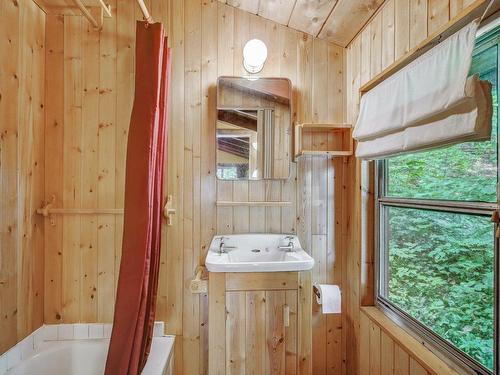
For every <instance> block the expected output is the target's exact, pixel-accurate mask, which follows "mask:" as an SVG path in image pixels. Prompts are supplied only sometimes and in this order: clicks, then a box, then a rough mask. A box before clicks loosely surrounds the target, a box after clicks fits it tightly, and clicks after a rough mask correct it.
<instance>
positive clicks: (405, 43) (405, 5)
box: [394, 0, 410, 60]
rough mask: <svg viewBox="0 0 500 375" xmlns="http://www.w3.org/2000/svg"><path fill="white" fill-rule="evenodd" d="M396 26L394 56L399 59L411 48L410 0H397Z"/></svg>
mask: <svg viewBox="0 0 500 375" xmlns="http://www.w3.org/2000/svg"><path fill="white" fill-rule="evenodd" d="M394 28H395V37H394V38H395V39H394V44H395V46H394V58H395V59H396V60H397V59H399V58H400V57H401V56H403V55H405V54H406V53H407V52H408V51H409V50H410V0H395V4H394Z"/></svg>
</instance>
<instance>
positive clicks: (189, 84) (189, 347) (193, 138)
mask: <svg viewBox="0 0 500 375" xmlns="http://www.w3.org/2000/svg"><path fill="white" fill-rule="evenodd" d="M184 4H185V5H184V7H185V10H184V17H185V18H184V22H185V24H184V43H185V47H184V54H185V75H184V85H185V91H184V95H185V99H184V103H185V107H184V108H185V126H184V157H183V159H184V191H183V199H184V203H183V207H184V217H183V224H184V230H183V235H184V239H183V243H184V246H183V251H184V257H183V259H184V272H183V274H184V282H183V285H184V288H183V291H184V297H183V307H182V314H183V323H182V339H183V345H182V349H183V358H185V359H186V360H184V364H183V372H184V373H188V374H197V373H199V372H200V368H199V365H200V361H199V357H200V342H199V339H200V332H199V319H200V306H199V302H200V300H199V296H198V295H197V294H193V293H191V290H190V288H189V282H190V281H191V280H192V278H193V275H194V274H195V270H196V267H197V266H198V265H199V261H200V259H199V255H200V247H201V246H200V220H201V217H200V203H201V191H200V172H201V164H200V162H201V160H200V151H201V150H200V148H201V141H200V137H201V2H200V1H198V0H189V1H186V2H185V3H184Z"/></svg>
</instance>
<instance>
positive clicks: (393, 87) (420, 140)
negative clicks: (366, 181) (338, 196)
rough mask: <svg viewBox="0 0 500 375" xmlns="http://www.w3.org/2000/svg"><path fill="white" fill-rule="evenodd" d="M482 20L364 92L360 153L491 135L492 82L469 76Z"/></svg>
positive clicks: (374, 154)
mask: <svg viewBox="0 0 500 375" xmlns="http://www.w3.org/2000/svg"><path fill="white" fill-rule="evenodd" d="M478 24H479V21H478V20H476V21H473V22H472V23H470V24H469V25H467V26H466V27H464V28H463V29H461V30H460V31H458V32H457V33H455V34H454V35H452V36H450V37H449V38H448V39H446V40H445V41H443V42H442V43H440V44H438V45H437V46H435V47H434V48H432V49H431V50H429V51H428V52H427V53H425V54H423V55H422V56H420V57H418V58H417V59H415V61H413V62H412V63H411V64H409V65H408V66H406V67H405V68H403V69H401V70H400V71H399V72H397V73H395V74H394V75H393V76H391V77H390V78H388V79H386V80H385V81H383V82H382V83H380V84H379V85H378V86H376V87H375V88H373V89H372V90H370V91H369V92H367V93H365V95H363V97H362V98H361V105H360V113H359V117H358V121H357V123H356V127H355V129H354V132H353V137H354V139H356V140H357V141H358V146H357V148H356V156H357V157H359V158H362V159H377V158H385V157H389V156H394V155H399V154H403V153H408V152H416V151H421V150H425V149H429V148H434V147H439V146H444V145H448V144H453V143H458V142H464V141H477V140H485V139H489V137H490V134H491V114H492V98H491V85H490V84H489V83H488V82H483V81H480V80H479V79H478V77H469V78H468V72H469V70H470V66H471V61H472V52H473V50H474V44H475V37H476V31H477V27H478Z"/></svg>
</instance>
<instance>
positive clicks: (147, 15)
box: [137, 0, 153, 23]
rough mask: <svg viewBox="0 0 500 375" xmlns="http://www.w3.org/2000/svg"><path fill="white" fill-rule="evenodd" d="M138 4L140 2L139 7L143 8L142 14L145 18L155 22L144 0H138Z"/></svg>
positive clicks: (149, 21)
mask: <svg viewBox="0 0 500 375" xmlns="http://www.w3.org/2000/svg"><path fill="white" fill-rule="evenodd" d="M137 4H139V7H140V8H141V11H142V14H143V15H144V20H145V21H147V22H148V23H153V17H151V14H149V10H148V7H147V6H146V4H144V0H137Z"/></svg>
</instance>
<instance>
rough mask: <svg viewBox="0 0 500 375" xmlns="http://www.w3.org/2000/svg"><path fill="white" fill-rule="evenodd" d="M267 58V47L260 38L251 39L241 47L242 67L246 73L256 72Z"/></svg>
mask: <svg viewBox="0 0 500 375" xmlns="http://www.w3.org/2000/svg"><path fill="white" fill-rule="evenodd" d="M266 59H267V47H266V45H265V43H264V42H263V41H262V40H260V39H251V40H249V41H248V42H246V44H245V47H244V48H243V67H244V68H245V70H246V71H247V72H248V73H258V72H260V71H261V70H262V68H263V67H264V63H265V62H266Z"/></svg>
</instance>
